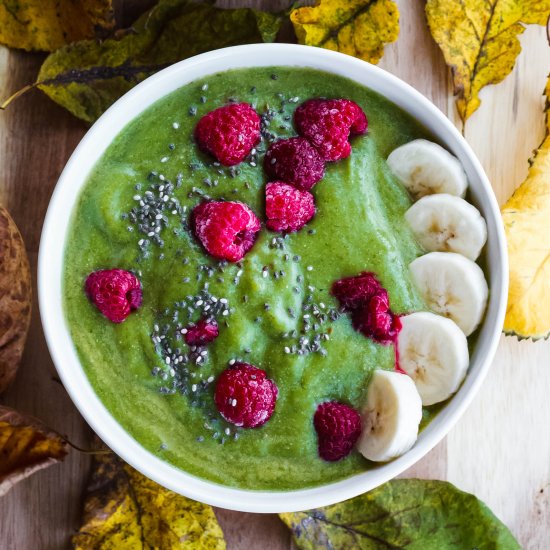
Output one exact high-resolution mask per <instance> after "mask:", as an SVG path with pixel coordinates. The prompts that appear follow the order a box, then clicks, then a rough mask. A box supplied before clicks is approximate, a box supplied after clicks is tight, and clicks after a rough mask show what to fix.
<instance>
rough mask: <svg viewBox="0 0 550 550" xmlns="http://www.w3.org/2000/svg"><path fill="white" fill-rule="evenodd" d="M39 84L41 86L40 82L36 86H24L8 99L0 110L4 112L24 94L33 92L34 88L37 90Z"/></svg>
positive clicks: (0, 106)
mask: <svg viewBox="0 0 550 550" xmlns="http://www.w3.org/2000/svg"><path fill="white" fill-rule="evenodd" d="M38 84H39V83H38V82H35V83H34V84H27V85H26V86H24V87H23V88H21V89H20V90H17V92H15V93H14V94H12V95H11V96H10V97H8V99H6V100H5V101H4V103H2V104H1V105H0V110H2V111H3V110H4V109H5V108H6V107H7V106H8V105H9V104H10V103H11V102H12V101H14V100H15V99H17V98H18V97H20V96H22V95H23V94H25V93H27V92H28V91H29V90H32V89H33V88H36V86H37V85H38Z"/></svg>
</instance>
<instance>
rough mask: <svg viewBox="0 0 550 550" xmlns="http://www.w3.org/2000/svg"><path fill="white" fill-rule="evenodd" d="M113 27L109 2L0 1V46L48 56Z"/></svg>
mask: <svg viewBox="0 0 550 550" xmlns="http://www.w3.org/2000/svg"><path fill="white" fill-rule="evenodd" d="M113 26H114V17H113V8H112V5H111V0H78V1H77V2H75V0H0V44H5V45H6V46H9V47H10V48H21V49H23V50H44V51H48V52H52V51H54V50H57V48H60V47H61V46H63V45H65V44H70V43H71V42H74V41H75V40H82V39H84V38H93V37H94V36H101V35H102V34H103V33H104V32H105V31H106V30H110V29H112V28H113Z"/></svg>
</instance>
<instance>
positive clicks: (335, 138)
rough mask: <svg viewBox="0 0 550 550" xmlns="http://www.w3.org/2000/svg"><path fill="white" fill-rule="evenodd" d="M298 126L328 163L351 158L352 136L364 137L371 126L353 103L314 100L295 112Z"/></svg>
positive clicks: (300, 131)
mask: <svg viewBox="0 0 550 550" xmlns="http://www.w3.org/2000/svg"><path fill="white" fill-rule="evenodd" d="M294 124H295V126H296V129H297V130H298V133H299V134H300V135H302V136H304V137H305V138H307V139H309V141H310V142H311V143H312V144H313V145H314V146H315V147H316V148H317V150H318V151H319V153H320V155H321V156H322V157H323V159H325V160H326V161H335V160H340V159H344V158H346V157H348V156H349V155H350V153H351V145H350V143H349V141H348V138H349V136H350V134H351V135H356V134H364V133H365V132H366V131H367V125H368V123H367V117H366V116H365V113H364V112H363V110H362V109H361V107H359V105H357V103H354V102H353V101H350V100H349V99H310V100H308V101H306V102H304V103H302V104H301V105H300V106H299V107H298V108H297V109H296V111H295V112H294Z"/></svg>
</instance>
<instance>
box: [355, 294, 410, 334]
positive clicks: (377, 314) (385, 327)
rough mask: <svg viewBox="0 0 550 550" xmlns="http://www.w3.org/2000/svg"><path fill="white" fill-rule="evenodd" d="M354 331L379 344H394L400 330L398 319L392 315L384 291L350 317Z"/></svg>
mask: <svg viewBox="0 0 550 550" xmlns="http://www.w3.org/2000/svg"><path fill="white" fill-rule="evenodd" d="M352 320H353V326H354V328H355V330H358V331H359V332H361V333H363V334H364V335H365V336H368V337H369V338H372V339H373V340H376V341H377V342H379V343H381V344H390V343H392V342H395V339H396V338H397V335H398V334H399V331H400V330H401V321H400V320H399V317H398V316H397V315H395V314H394V313H392V311H391V310H390V305H389V302H388V293H387V291H386V290H385V289H382V291H379V292H378V293H377V294H375V295H374V296H373V297H372V298H371V299H370V301H369V303H368V305H366V306H365V307H363V308H362V309H358V310H356V311H355V312H354V313H353V315H352Z"/></svg>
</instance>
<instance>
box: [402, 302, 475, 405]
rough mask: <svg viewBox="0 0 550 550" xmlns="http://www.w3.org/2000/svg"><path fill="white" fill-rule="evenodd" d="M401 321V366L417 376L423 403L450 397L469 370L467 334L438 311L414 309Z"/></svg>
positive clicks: (411, 374) (432, 402)
mask: <svg viewBox="0 0 550 550" xmlns="http://www.w3.org/2000/svg"><path fill="white" fill-rule="evenodd" d="M401 324H402V325H403V326H402V328H401V331H400V333H399V336H398V338H397V348H398V351H399V366H400V367H401V368H402V369H403V370H404V371H405V372H406V373H407V374H408V375H409V376H410V377H411V379H412V380H414V383H415V384H416V388H417V389H418V393H419V394H420V397H421V398H422V404H423V405H426V406H427V405H433V404H434V403H439V402H440V401H444V400H445V399H447V398H449V397H450V396H451V395H452V394H453V393H455V392H456V390H457V389H458V387H459V386H460V383H461V382H462V380H464V376H465V375H466V371H467V370H468V364H469V362H470V359H469V355H468V342H467V340H466V336H464V333H463V332H462V331H461V330H460V328H458V326H457V325H456V324H455V323H454V322H453V321H451V320H450V319H447V318H445V317H442V316H441V315H436V314H435V313H428V312H423V311H421V312H417V313H411V314H410V315H405V316H404V317H401Z"/></svg>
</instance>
